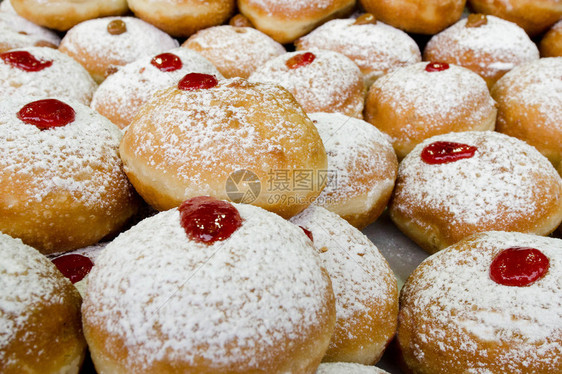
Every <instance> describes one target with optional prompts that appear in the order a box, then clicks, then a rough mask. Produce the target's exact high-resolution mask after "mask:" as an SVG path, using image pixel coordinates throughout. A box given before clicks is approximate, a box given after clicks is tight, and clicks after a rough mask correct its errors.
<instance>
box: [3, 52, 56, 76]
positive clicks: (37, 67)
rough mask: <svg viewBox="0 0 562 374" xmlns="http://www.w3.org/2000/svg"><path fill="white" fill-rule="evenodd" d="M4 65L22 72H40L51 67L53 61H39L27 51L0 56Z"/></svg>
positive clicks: (6, 53)
mask: <svg viewBox="0 0 562 374" xmlns="http://www.w3.org/2000/svg"><path fill="white" fill-rule="evenodd" d="M0 59H2V61H4V62H5V63H6V64H8V65H10V66H12V67H14V68H17V69H20V70H23V71H41V70H43V69H46V68H48V67H49V66H51V65H53V61H49V60H47V61H41V60H38V59H37V58H36V57H35V56H33V55H32V54H31V53H29V52H27V51H12V52H5V53H2V54H0Z"/></svg>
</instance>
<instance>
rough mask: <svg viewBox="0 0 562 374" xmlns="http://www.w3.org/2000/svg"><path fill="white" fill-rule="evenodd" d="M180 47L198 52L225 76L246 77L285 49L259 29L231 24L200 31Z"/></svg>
mask: <svg viewBox="0 0 562 374" xmlns="http://www.w3.org/2000/svg"><path fill="white" fill-rule="evenodd" d="M182 47H185V48H189V49H192V50H194V51H196V52H199V53H201V54H202V55H203V56H204V57H206V58H207V59H209V61H211V62H212V63H213V64H214V65H215V66H216V67H217V69H219V71H220V72H221V73H222V75H224V76H225V77H226V78H234V77H241V78H248V77H249V76H250V74H252V73H253V72H254V71H255V70H256V69H257V68H258V67H259V66H261V65H263V64H265V63H266V62H267V61H269V60H271V59H272V58H274V57H277V56H279V55H282V54H284V53H285V52H286V50H285V48H284V47H283V46H282V45H281V44H279V43H277V42H276V41H275V40H273V39H272V38H270V37H269V36H267V35H266V34H264V33H263V32H261V31H259V30H256V29H253V28H251V27H236V26H230V25H222V26H215V27H209V28H207V29H204V30H200V31H198V32H197V33H196V34H194V35H191V36H190V37H189V39H187V40H186V41H185V42H184V43H183V44H182Z"/></svg>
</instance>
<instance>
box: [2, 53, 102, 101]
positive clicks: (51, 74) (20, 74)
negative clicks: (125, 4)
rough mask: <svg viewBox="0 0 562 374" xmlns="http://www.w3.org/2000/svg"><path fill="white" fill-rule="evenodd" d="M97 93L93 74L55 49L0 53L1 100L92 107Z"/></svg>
mask: <svg viewBox="0 0 562 374" xmlns="http://www.w3.org/2000/svg"><path fill="white" fill-rule="evenodd" d="M96 89H97V84H96V83H95V82H94V80H93V79H92V77H90V74H88V72H87V71H86V69H84V68H83V67H82V65H80V64H79V63H78V62H76V61H75V60H74V59H72V58H71V57H69V56H67V55H65V54H64V53H62V52H59V51H58V50H56V49H52V48H45V47H27V48H21V49H13V50H10V51H8V52H4V53H0V98H2V99H3V98H7V97H10V96H12V95H22V96H30V97H31V96H38V97H44V96H49V97H59V98H61V97H62V98H68V99H73V100H76V101H78V102H80V103H82V104H84V105H90V101H91V100H92V95H93V94H94V91H95V90H96Z"/></svg>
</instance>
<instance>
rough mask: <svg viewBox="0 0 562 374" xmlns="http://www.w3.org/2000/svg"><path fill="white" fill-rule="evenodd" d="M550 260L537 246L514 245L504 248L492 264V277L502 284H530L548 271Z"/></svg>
mask: <svg viewBox="0 0 562 374" xmlns="http://www.w3.org/2000/svg"><path fill="white" fill-rule="evenodd" d="M549 266H550V261H549V260H548V257H546V256H545V255H544V254H543V253H542V252H541V251H539V250H538V249H535V248H527V247H512V248H508V249H504V250H503V251H502V252H500V254H498V255H497V256H496V257H495V258H494V260H493V261H492V264H491V265H490V278H491V279H492V280H493V281H494V282H496V283H498V284H501V285H504V286H512V287H524V286H528V285H530V284H532V283H534V282H536V281H537V280H539V279H541V278H542V277H544V276H545V274H546V273H547V272H548V268H549Z"/></svg>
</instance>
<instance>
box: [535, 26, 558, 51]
mask: <svg viewBox="0 0 562 374" xmlns="http://www.w3.org/2000/svg"><path fill="white" fill-rule="evenodd" d="M539 50H540V52H541V56H542V57H562V21H559V22H557V23H556V24H555V25H554V26H552V28H551V29H550V30H548V31H547V32H546V34H544V36H543V37H542V39H541V41H540V44H539Z"/></svg>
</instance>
